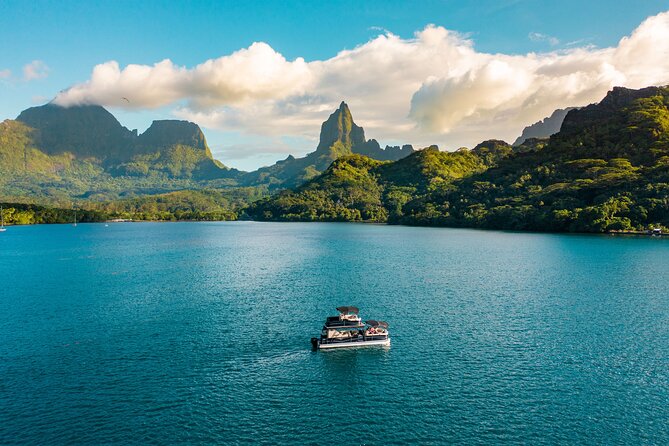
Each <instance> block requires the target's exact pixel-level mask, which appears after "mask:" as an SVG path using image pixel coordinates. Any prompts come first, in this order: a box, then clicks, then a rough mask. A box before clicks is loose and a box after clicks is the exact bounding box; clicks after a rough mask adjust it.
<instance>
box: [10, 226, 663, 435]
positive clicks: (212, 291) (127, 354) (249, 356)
mask: <svg viewBox="0 0 669 446" xmlns="http://www.w3.org/2000/svg"><path fill="white" fill-rule="evenodd" d="M668 278H669V239H658V238H632V237H630V238H626V237H611V236H583V235H580V236H579V235H552V234H521V233H509V232H493V231H489V232H486V231H474V230H461V229H436V228H410V227H397V226H376V225H355V224H296V223H290V224H280V223H254V222H232V223H155V224H152V223H137V224H110V225H109V226H108V227H105V226H104V225H102V224H96V225H93V224H90V225H86V224H81V225H79V226H78V227H76V228H74V227H72V226H69V225H53V226H33V227H11V228H9V230H8V231H7V232H6V233H4V234H1V235H0V283H2V294H1V295H0V443H2V444H8V443H10V444H11V443H20V444H54V443H59V444H62V443H84V444H108V443H114V444H129V443H142V444H147V443H149V444H150V443H162V444H183V443H190V444H193V443H211V442H219V443H226V444H238V443H254V444H263V443H266V444H289V443H299V444H351V445H357V444H369V445H371V444H410V443H411V444H440V443H468V444H471V443H482V444H498V443H520V442H524V443H529V444H555V443H570V444H581V443H587V444H617V443H627V444H638V443H657V444H667V443H669V280H668ZM338 305H357V306H359V307H360V309H361V314H362V316H363V318H365V317H366V318H375V319H382V320H387V321H388V322H389V323H390V327H391V335H392V347H391V348H389V349H383V348H367V349H353V350H342V351H329V352H312V351H311V350H310V344H309V339H310V338H311V337H312V336H316V335H318V333H319V331H320V328H321V325H322V322H323V320H324V318H325V316H327V315H329V314H333V313H334V308H335V307H336V306H338Z"/></svg>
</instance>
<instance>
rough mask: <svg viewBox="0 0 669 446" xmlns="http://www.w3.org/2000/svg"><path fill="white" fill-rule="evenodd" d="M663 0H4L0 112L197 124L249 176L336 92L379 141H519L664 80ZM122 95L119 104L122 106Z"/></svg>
mask: <svg viewBox="0 0 669 446" xmlns="http://www.w3.org/2000/svg"><path fill="white" fill-rule="evenodd" d="M667 11H669V0H667V1H655V0H641V1H637V2H629V1H612V0H609V1H600V0H591V1H587V2H584V1H582V0H581V1H572V0H563V1H561V2H548V1H545V2H544V1H532V0H497V1H489V0H478V1H471V2H469V1H464V0H441V1H436V0H424V1H406V2H402V1H395V0H385V1H348V0H346V1H322V2H312V1H302V2H296V1H261V0H258V1H252V2H250V1H249V2H244V1H195V0H192V1H188V2H186V1H184V2H168V1H124V0H115V1H106V2H105V1H98V2H89V1H81V2H75V1H66V0H60V1H39V0H38V1H30V2H28V1H23V0H20V1H14V0H2V1H1V2H0V98H2V100H1V101H0V119H13V118H15V117H16V116H17V115H18V114H19V113H20V112H21V111H22V110H24V109H26V108H28V107H31V106H35V105H41V104H44V103H47V102H49V101H52V100H54V101H55V102H56V103H58V104H60V105H63V106H71V105H77V104H84V103H94V104H100V105H103V106H105V107H106V108H107V109H108V110H110V111H111V112H112V113H113V114H114V115H115V116H116V117H117V118H118V119H119V121H120V122H121V124H123V125H125V126H126V127H128V128H130V129H135V128H136V129H138V130H139V131H140V132H142V131H144V130H145V129H146V128H148V126H149V125H150V124H151V122H152V121H153V120H154V119H187V120H191V121H194V122H196V123H197V124H199V125H200V126H201V127H202V128H203V130H204V132H205V135H206V137H207V140H208V143H209V145H210V147H211V149H212V152H213V153H214V156H215V157H216V158H217V159H219V160H221V161H222V162H223V163H224V164H226V165H228V166H231V167H236V168H240V169H244V170H253V169H255V168H257V167H260V166H262V165H268V164H272V163H274V162H275V161H277V160H279V159H284V158H285V157H286V156H288V154H293V155H295V156H301V155H304V154H306V153H307V152H310V151H313V150H314V149H315V147H316V145H317V139H318V133H319V129H320V124H321V122H323V121H324V120H325V119H327V117H328V115H329V114H330V113H331V112H332V111H333V110H334V109H335V108H336V107H337V106H338V105H339V103H340V102H341V101H342V100H344V101H346V102H347V103H348V104H349V106H350V108H351V111H352V113H353V117H354V119H355V121H356V123H357V124H358V125H361V126H363V127H364V128H365V132H366V136H367V138H375V139H377V140H378V141H379V142H380V143H381V145H382V146H383V145H386V144H390V145H398V144H405V143H409V144H413V145H414V146H415V147H424V146H427V145H430V144H438V145H439V146H440V148H441V149H442V150H454V149H457V148H459V147H462V146H467V147H473V146H474V145H475V144H477V143H478V142H480V141H482V140H484V139H490V138H497V139H505V140H507V141H512V140H514V139H515V137H516V136H518V135H519V134H520V132H521V131H522V129H523V127H525V126H526V125H529V124H532V123H534V122H536V121H538V120H540V119H542V118H544V117H546V116H548V115H550V114H551V112H552V111H553V110H555V109H556V108H563V107H567V106H579V105H586V104H588V103H592V102H597V101H599V100H601V98H602V97H603V96H604V95H605V94H606V92H607V91H608V90H610V89H611V88H612V87H613V86H616V85H622V86H628V87H631V88H640V87H643V86H647V85H664V84H669V12H667ZM123 98H127V99H128V100H127V101H126V100H125V99H123Z"/></svg>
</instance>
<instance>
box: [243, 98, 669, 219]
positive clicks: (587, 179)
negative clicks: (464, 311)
mask: <svg viewBox="0 0 669 446" xmlns="http://www.w3.org/2000/svg"><path fill="white" fill-rule="evenodd" d="M248 212H249V214H250V215H251V216H253V217H254V218H257V219H263V220H303V221H311V220H316V221H332V220H335V221H375V222H390V223H401V224H420V225H443V226H466V227H479V228H499V229H519V230H550V231H583V232H602V231H609V230H629V229H641V228H645V227H647V226H649V225H654V224H661V225H663V226H669V88H667V87H649V88H644V89H641V90H630V89H625V88H615V89H613V91H611V92H609V94H608V95H607V96H606V97H605V98H604V99H603V100H602V101H601V102H600V103H599V104H593V105H590V106H588V107H585V108H582V109H578V110H571V111H569V113H568V114H567V116H566V117H565V120H564V122H563V124H562V128H561V130H560V132H558V133H557V134H555V135H553V136H552V137H551V138H550V140H549V141H548V142H545V143H544V142H541V141H538V140H535V139H530V140H527V141H526V142H525V143H524V145H521V146H519V147H516V148H512V147H511V146H510V145H508V144H506V143H504V142H501V141H488V142H486V143H482V144H480V145H479V146H477V147H476V148H474V149H473V150H471V151H468V150H460V151H458V152H453V153H446V152H438V151H436V150H434V148H432V149H427V150H423V151H421V152H418V153H416V154H413V155H411V156H409V157H407V158H404V159H402V160H399V161H396V162H394V163H383V164H382V163H376V162H371V161H370V160H367V159H365V158H363V157H359V156H354V157H346V158H342V159H339V160H337V162H335V163H334V164H333V165H332V166H331V167H330V168H329V169H328V170H327V171H326V172H325V173H324V174H323V175H321V176H319V177H316V178H314V179H313V180H311V181H310V182H308V183H307V184H305V185H303V186H301V187H299V188H296V189H295V190H292V191H285V192H283V193H279V194H278V195H276V196H274V197H270V198H267V199H264V200H261V201H259V202H256V203H255V204H253V205H251V207H250V208H249V210H248Z"/></svg>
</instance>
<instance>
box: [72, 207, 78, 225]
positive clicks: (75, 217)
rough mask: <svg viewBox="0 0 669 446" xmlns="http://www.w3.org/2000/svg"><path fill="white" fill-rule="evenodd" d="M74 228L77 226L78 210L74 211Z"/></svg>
mask: <svg viewBox="0 0 669 446" xmlns="http://www.w3.org/2000/svg"><path fill="white" fill-rule="evenodd" d="M72 226H74V227H76V226H77V210H76V209H74V223H72Z"/></svg>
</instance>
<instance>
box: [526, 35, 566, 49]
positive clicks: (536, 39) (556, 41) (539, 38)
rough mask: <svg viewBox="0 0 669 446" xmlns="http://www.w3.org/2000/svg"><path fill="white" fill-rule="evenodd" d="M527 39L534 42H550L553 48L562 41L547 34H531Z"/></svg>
mask: <svg viewBox="0 0 669 446" xmlns="http://www.w3.org/2000/svg"><path fill="white" fill-rule="evenodd" d="M527 37H528V38H529V39H530V40H531V41H532V42H548V43H549V44H550V45H551V46H555V45H558V44H559V43H560V39H558V38H557V37H553V36H549V35H547V34H542V33H536V32H531V33H529V34H528V35H527Z"/></svg>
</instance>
